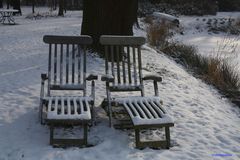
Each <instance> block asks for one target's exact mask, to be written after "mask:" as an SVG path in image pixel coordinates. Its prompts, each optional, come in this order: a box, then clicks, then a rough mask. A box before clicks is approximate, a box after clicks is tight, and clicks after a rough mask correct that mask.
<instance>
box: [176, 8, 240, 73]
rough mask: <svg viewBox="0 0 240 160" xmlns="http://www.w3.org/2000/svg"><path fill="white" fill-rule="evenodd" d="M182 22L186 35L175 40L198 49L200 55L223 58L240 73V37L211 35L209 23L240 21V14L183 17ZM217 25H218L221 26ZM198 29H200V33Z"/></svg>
mask: <svg viewBox="0 0 240 160" xmlns="http://www.w3.org/2000/svg"><path fill="white" fill-rule="evenodd" d="M179 19H180V22H181V25H182V27H183V28H184V35H176V36H174V39H175V40H177V41H179V42H183V43H184V44H189V45H193V46H195V47H197V49H198V53H199V54H201V55H203V56H211V57H216V56H223V57H225V58H228V59H229V62H230V63H231V64H232V65H233V66H234V67H236V69H238V71H240V64H239V61H240V55H239V54H238V53H240V37H239V36H238V35H231V34H229V33H218V34H214V33H211V32H210V33H209V32H208V31H207V30H208V29H207V21H210V19H211V21H212V23H214V22H213V21H215V20H216V19H218V23H221V20H227V21H228V20H229V19H235V21H236V20H240V12H220V13H218V14H217V15H216V16H202V17H198V16H191V17H190V16H181V17H180V18H179ZM218 23H217V25H219V24H218ZM196 28H199V29H198V31H197V30H196Z"/></svg>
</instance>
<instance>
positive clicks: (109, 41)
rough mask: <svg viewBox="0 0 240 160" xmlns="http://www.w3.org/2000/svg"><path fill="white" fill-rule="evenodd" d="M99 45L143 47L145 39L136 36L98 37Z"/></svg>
mask: <svg viewBox="0 0 240 160" xmlns="http://www.w3.org/2000/svg"><path fill="white" fill-rule="evenodd" d="M100 43H101V44H102V45H143V44H144V43H145V38H144V37H136V36H135V37H133V36H117V35H116V36H114V35H111V36H109V35H102V36H101V37H100Z"/></svg>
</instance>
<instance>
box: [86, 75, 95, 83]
mask: <svg viewBox="0 0 240 160" xmlns="http://www.w3.org/2000/svg"><path fill="white" fill-rule="evenodd" d="M97 79H98V75H96V74H90V75H88V76H87V78H86V80H87V81H93V80H97Z"/></svg>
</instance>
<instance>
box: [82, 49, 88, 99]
mask: <svg viewBox="0 0 240 160" xmlns="http://www.w3.org/2000/svg"><path fill="white" fill-rule="evenodd" d="M86 52H87V46H86V45H84V46H83V85H84V90H83V96H86V72H87V65H86V62H87V54H86Z"/></svg>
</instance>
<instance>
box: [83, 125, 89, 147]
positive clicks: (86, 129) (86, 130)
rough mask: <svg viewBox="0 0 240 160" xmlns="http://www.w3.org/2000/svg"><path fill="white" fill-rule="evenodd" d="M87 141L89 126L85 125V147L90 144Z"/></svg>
mask: <svg viewBox="0 0 240 160" xmlns="http://www.w3.org/2000/svg"><path fill="white" fill-rule="evenodd" d="M87 139H88V124H84V125H83V140H84V145H87V144H88V142H87Z"/></svg>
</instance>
